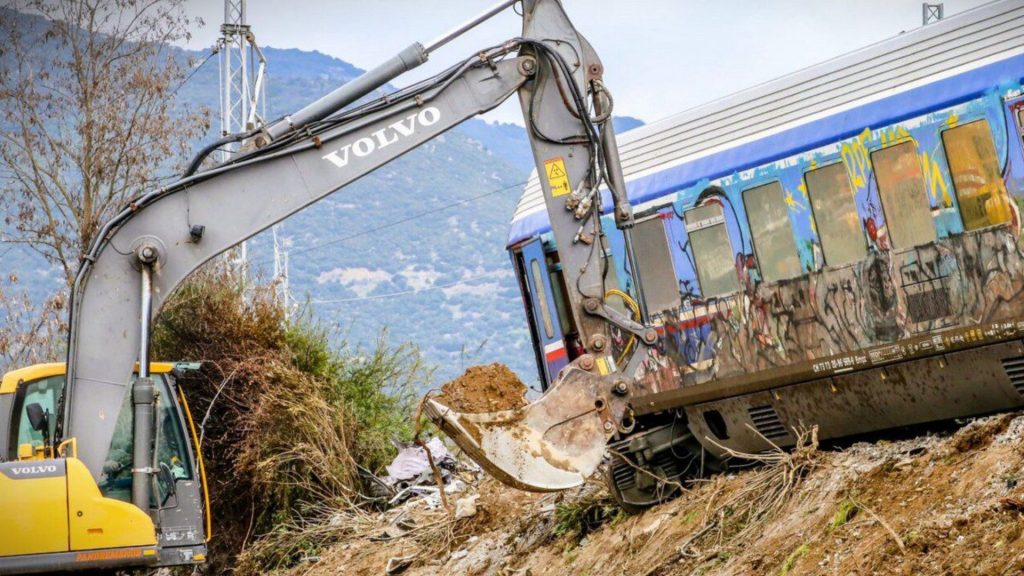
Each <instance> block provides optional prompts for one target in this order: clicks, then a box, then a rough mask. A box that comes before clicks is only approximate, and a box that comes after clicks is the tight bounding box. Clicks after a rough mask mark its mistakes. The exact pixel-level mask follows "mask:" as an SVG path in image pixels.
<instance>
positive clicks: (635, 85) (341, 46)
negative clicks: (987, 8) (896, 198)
mask: <svg viewBox="0 0 1024 576" xmlns="http://www.w3.org/2000/svg"><path fill="white" fill-rule="evenodd" d="M494 3H495V1H494V0H430V1H426V0H334V1H323V0H320V1H317V0H288V1H286V2H282V1H280V0H249V2H248V7H247V17H248V22H249V24H250V25H251V26H252V31H253V32H254V34H255V36H256V39H257V41H258V42H259V43H260V44H261V45H263V46H273V47H275V48H301V49H303V50H318V51H320V52H323V53H325V54H329V55H331V56H336V57H338V58H341V59H342V60H346V61H348V62H351V63H352V64H355V65H356V66H359V67H361V68H364V69H365V68H370V67H372V66H374V65H376V64H378V63H380V62H382V61H383V60H385V59H387V58H389V57H391V56H393V55H394V54H395V53H397V52H399V51H400V50H401V49H402V48H404V47H406V46H408V45H409V44H411V43H412V42H415V41H419V42H422V43H424V44H425V43H427V42H429V41H430V40H432V39H434V38H436V37H438V36H440V35H442V34H443V33H444V32H447V31H448V30H450V29H452V28H455V27H456V26H457V25H459V24H461V23H462V22H465V21H467V20H469V19H471V18H472V17H474V16H476V15H477V14H478V13H480V12H482V11H483V10H484V9H486V8H488V7H490V6H492V5H493V4H494ZM984 3H986V1H985V0H946V1H945V2H944V4H945V13H946V16H947V17H949V16H950V15H952V14H955V13H957V12H962V11H964V10H968V9H970V8H973V7H976V6H979V5H982V4H984ZM563 4H564V6H565V8H566V11H567V13H568V14H569V17H570V18H571V19H572V21H573V23H574V25H575V26H576V28H577V29H578V30H579V31H580V32H581V33H582V34H583V35H584V36H585V37H586V38H587V39H588V40H589V41H590V43H591V44H592V45H593V46H594V48H595V50H596V51H597V53H598V55H599V56H600V57H601V60H602V61H603V63H604V66H605V84H606V85H607V86H608V87H609V89H610V90H611V91H612V94H613V96H614V97H615V114H617V115H625V116H634V117H637V118H640V119H641V120H643V121H645V122H651V121H654V120H658V119H660V118H664V117H666V116H670V115H672V114H675V113H677V112H681V111H683V110H685V109H687V108H691V107H693V106H696V105H698V104H702V103H705V102H708V101H711V100H714V99H716V98H719V97H722V96H726V95H728V94H731V93H733V92H736V91H739V90H742V89H745V88H749V87H751V86H753V85H755V84H758V83H761V82H765V81H767V80H771V79H773V78H777V77H779V76H782V75H785V74H788V73H791V72H795V71H797V70H799V69H801V68H804V67H806V66H810V65H813V64H816V63H818V62H822V61H824V60H827V59H829V58H832V57H835V56H838V55H841V54H844V53H847V52H850V51H853V50H856V49H858V48H862V47H864V46H867V45H869V44H872V43H874V42H878V41H881V40H884V39H886V38H890V37H893V36H896V35H898V34H899V33H900V32H902V31H904V30H911V29H913V28H916V27H918V26H920V25H921V5H922V2H921V1H920V0H842V1H841V0H563ZM185 6H186V10H187V11H188V12H189V13H190V14H191V15H194V16H199V17H200V18H201V19H202V20H204V21H205V23H206V24H205V26H203V27H202V28H198V29H196V30H195V31H194V35H193V38H192V40H191V41H190V42H189V43H188V44H187V46H188V47H189V48H192V49H197V50H201V49H204V48H208V47H209V46H212V45H213V43H214V41H215V40H216V38H217V36H218V35H219V28H220V23H221V22H222V21H223V19H224V8H223V2H222V1H220V0H186V3H185ZM520 26H521V24H520V17H519V16H518V15H516V14H514V13H513V12H512V11H506V12H505V13H503V14H501V15H499V16H498V17H495V18H494V19H492V20H491V21H489V22H487V23H486V24H484V25H481V26H480V27H478V28H477V29H475V30H474V31H472V32H470V33H468V34H467V35H465V36H463V37H460V38H459V39H458V40H456V41H454V42H452V43H451V44H448V45H447V46H444V47H443V48H441V49H440V50H438V51H436V52H434V53H433V54H432V55H431V59H430V62H428V63H427V64H425V65H423V66H421V67H420V68H418V69H416V70H414V71H412V72H410V73H408V75H407V76H402V77H401V78H399V79H398V80H397V81H396V82H394V83H395V84H397V85H399V86H402V85H405V84H408V83H411V82H413V81H415V80H419V79H422V78H423V77H426V76H429V75H431V74H434V73H437V72H439V71H441V70H443V69H445V68H447V67H448V66H449V65H451V64H452V63H454V62H456V61H458V60H460V59H462V58H464V57H466V56H468V55H470V54H474V53H476V52H477V51H478V50H479V49H480V48H483V47H485V46H490V45H493V44H497V43H499V42H501V41H503V40H505V39H508V38H510V37H513V36H515V35H517V34H518V33H519V31H520ZM273 67H274V63H273V61H270V62H268V70H269V72H270V81H271V82H273V69H274V68H273ZM312 99H313V98H312V97H311V100H312ZM521 114H522V113H521V112H520V110H519V107H518V103H517V102H516V101H515V99H514V98H512V99H510V101H509V102H506V103H505V104H504V105H503V106H502V107H500V108H498V109H497V110H495V111H493V112H491V113H490V114H488V115H487V116H486V118H487V119H489V120H500V121H504V122H515V123H517V124H522V117H521Z"/></svg>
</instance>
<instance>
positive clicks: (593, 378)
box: [0, 0, 657, 574]
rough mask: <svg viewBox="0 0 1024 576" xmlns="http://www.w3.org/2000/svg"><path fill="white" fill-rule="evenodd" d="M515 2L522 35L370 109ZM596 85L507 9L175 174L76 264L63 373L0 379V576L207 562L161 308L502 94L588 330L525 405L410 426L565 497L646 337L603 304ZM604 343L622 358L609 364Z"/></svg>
mask: <svg viewBox="0 0 1024 576" xmlns="http://www.w3.org/2000/svg"><path fill="white" fill-rule="evenodd" d="M516 5H518V11H519V12H520V13H521V15H522V35H521V36H519V37H516V38H513V39H511V40H508V41H506V42H503V43H501V44H497V45H494V46H491V47H487V48H484V49H482V50H480V51H478V52H477V53H475V54H473V55H472V56H470V57H469V58H466V59H465V60H462V61H460V62H457V63H456V64H454V65H453V66H451V67H449V68H447V69H445V70H444V71H442V72H441V73H439V74H437V75H435V76H433V77H430V78H428V79H425V80H422V81H419V82H416V83H414V84H412V85H410V86H408V87H406V88H402V89H398V90H396V91H393V92H391V93H389V94H387V95H386V96H384V97H381V98H377V99H368V98H369V96H370V95H371V94H372V93H374V92H375V91H378V90H380V89H381V88H382V87H384V86H385V85H387V83H388V82H390V81H391V80H393V79H395V78H397V77H398V76H399V75H401V74H403V73H405V72H407V71H409V70H411V69H413V68H415V67H417V66H419V65H421V64H423V63H424V62H426V60H427V58H428V56H429V55H430V54H431V53H432V52H434V51H435V50H437V49H438V48H440V47H441V46H444V45H445V44H447V43H448V42H450V41H451V40H452V39H454V38H456V37H457V36H459V35H461V34H463V33H464V32H466V31H467V30H469V29H471V28H473V27H475V26H477V25H478V24H480V23H481V22H483V21H485V20H488V19H489V18H491V17H493V16H494V15H496V14H498V13H500V12H502V11H504V10H508V9H516ZM603 72H604V69H603V67H602V64H601V61H600V59H599V58H598V56H597V54H596V53H595V52H594V49H593V48H592V47H591V45H590V44H589V43H588V42H587V40H586V39H585V38H584V37H583V36H582V35H581V34H580V33H579V32H578V31H577V30H576V29H575V28H574V27H573V25H572V23H571V22H570V20H569V18H568V16H567V15H566V13H565V10H564V9H563V7H562V5H561V3H560V2H559V0H503V1H501V2H500V3H498V4H497V5H496V6H494V7H492V8H490V9H488V10H486V11H485V12H484V13H482V14H480V15H479V16H477V17H475V18H473V19H471V20H470V21H469V22H467V23H466V24H464V25H461V26H459V27H457V28H456V29H454V30H452V31H451V32H449V33H446V34H444V35H442V36H441V37H439V38H438V39H436V40H435V41H433V42H429V43H427V44H426V45H423V44H420V43H414V44H412V45H410V46H409V47H408V48H406V49H404V50H402V51H401V52H400V53H399V54H397V55H396V56H394V57H392V58H391V59H389V60H387V61H386V62H384V63H383V64H381V65H380V66H378V67H376V68H373V69H371V70H369V71H368V72H366V73H364V74H363V75H361V76H360V77H358V78H356V79H354V80H352V81H351V82H348V83H346V84H344V85H343V86H341V87H339V88H337V89H336V90H334V91H332V92H331V93H329V94H327V95H326V96H324V97H322V98H320V99H319V100H317V101H315V102H313V103H312V104H310V105H308V106H306V107H304V108H302V109H300V110H299V111H297V112H295V113H293V114H290V115H287V116H284V117H283V118H280V119H278V120H275V121H273V122H269V123H267V124H265V125H263V126H261V127H258V128H256V129H253V130H251V131H249V132H247V133H244V134H238V135H232V136H228V137H225V138H222V139H220V140H217V141H215V142H213V143H211V144H210V145H208V146H206V147H204V148H203V149H202V150H201V151H200V152H199V153H198V154H197V156H196V157H195V158H194V160H193V161H192V162H191V165H190V166H189V167H188V169H187V170H186V172H185V173H184V174H183V176H182V177H181V178H180V179H179V180H177V181H176V182H174V183H173V184H170V185H167V186H165V187H163V188H160V189H158V190H152V191H149V192H146V193H144V194H141V195H140V196H138V197H137V198H135V199H134V200H133V201H132V202H130V203H129V204H128V206H126V207H125V208H124V209H123V210H122V211H121V212H120V213H118V214H116V215H115V216H114V217H113V218H111V219H110V220H109V221H108V222H106V223H105V224H104V225H103V226H102V228H101V229H100V230H99V232H98V233H97V234H96V240H95V241H94V242H93V243H92V245H91V246H90V247H89V248H88V251H87V252H86V255H85V256H84V258H83V260H82V262H81V265H80V268H79V271H78V274H77V277H76V278H75V281H74V284H73V287H72V293H71V306H70V311H69V314H70V330H69V336H68V342H67V360H66V362H65V363H57V364H45V365H37V366H30V367H26V368H21V369H18V370H14V371H11V372H9V373H7V374H6V375H5V376H4V377H3V380H2V384H0V427H2V429H3V430H7V431H8V433H7V434H0V573H3V574H16V573H39V572H49V571H57V570H60V571H67V570H80V569H96V568H117V569H131V568H152V567H158V566H175V565H196V564H200V563H202V562H204V561H205V560H206V554H207V543H208V539H209V538H210V535H211V530H210V517H209V510H208V494H207V491H208V486H207V485H206V483H205V481H204V478H203V463H202V457H201V451H200V447H199V443H198V439H197V435H196V430H195V426H194V425H193V422H192V418H191V415H190V413H189V408H188V403H187V401H186V398H185V395H184V394H183V393H182V390H181V389H180V388H179V387H178V386H177V384H176V382H177V378H178V376H180V375H181V374H182V372H183V371H186V370H189V369H191V368H194V367H190V366H188V365H182V364H169V363H158V362H152V361H151V359H150V350H149V349H150V333H151V326H152V322H153V319H154V318H155V317H156V315H157V314H158V313H159V311H160V309H161V306H162V305H163V304H164V303H165V302H166V300H167V298H168V297H170V296H171V295H172V294H173V293H174V291H175V289H176V288H177V287H178V286H179V285H180V284H181V283H182V282H183V281H184V280H185V279H186V278H187V277H188V276H189V274H191V273H192V272H193V271H195V270H196V269H197V268H198V267H200V266H201V265H203V264H204V263H206V262H208V261H210V260H211V259H213V258H215V257H217V256H218V255H220V254H222V253H224V252H225V251H227V250H229V249H230V248H231V247H233V246H236V245H238V244H239V243H240V242H242V241H244V240H245V239H247V238H249V237H251V236H253V235H255V234H257V233H259V232H261V231H263V230H266V229H268V228H270V227H271V226H272V225H273V224H275V223H276V222H279V221H281V220H282V219H284V218H286V217H288V216H289V215H291V214H294V213H295V212H297V211H299V210H301V209H303V208H305V207H307V206H309V205H311V204H313V203H315V202H316V201H318V200H320V199H322V198H324V197H325V196H327V195H328V194H331V193H334V192H336V191H338V190H341V189H343V188H344V187H345V186H346V185H348V184H349V183H351V182H353V181H354V180H356V179H358V178H360V177H361V176H364V175H366V174H368V173H369V172H371V171H373V170H375V169H377V168H379V167H380V166H382V165H384V164H387V163H388V162H391V161H392V160H394V159H396V158H398V157H400V156H401V155H403V154H405V153H406V152H409V151H410V150H413V149H415V148H416V147H418V146H420V145H422V144H424V143H426V142H428V141H430V140H431V139H433V138H436V137H437V136H439V135H441V134H442V133H444V132H445V131H446V130H449V129H451V128H453V127H455V126H456V125H458V124H459V123H460V122H462V121H464V120H466V119H469V118H471V117H473V116H476V115H478V114H481V113H483V112H486V111H488V110H491V109H493V108H495V107H496V106H498V105H499V104H501V103H502V102H504V101H505V100H506V99H508V98H510V97H511V96H513V95H517V96H518V98H519V102H520V104H521V106H522V111H523V118H524V121H525V125H526V127H527V132H528V135H529V139H530V142H531V146H532V150H533V154H534V157H535V160H536V165H537V170H538V172H539V173H540V174H542V175H545V176H546V177H544V178H542V182H543V187H544V197H545V200H546V202H547V210H548V213H549V216H550V219H551V228H552V231H553V233H554V236H555V239H556V241H557V246H558V255H559V257H560V261H561V265H562V267H563V269H564V270H566V271H567V274H569V277H570V278H571V279H572V281H570V282H568V283H567V287H568V295H567V297H568V301H569V303H570V307H571V309H572V313H573V314H574V315H575V316H576V317H577V320H578V324H579V328H580V331H581V333H582V334H586V335H588V337H587V338H586V340H585V341H584V342H582V346H583V348H584V349H585V353H583V354H581V355H579V356H578V357H577V358H575V359H574V360H573V361H572V362H571V363H570V364H569V365H568V366H566V367H565V369H563V370H562V372H561V374H560V376H559V378H558V380H557V381H556V382H555V383H553V385H552V386H551V387H550V388H549V389H548V390H547V391H546V393H545V394H544V395H543V396H542V397H541V398H540V399H539V400H537V401H536V402H534V403H533V404H531V405H528V406H527V407H525V408H523V409H520V410H516V411H510V412H498V413H493V414H460V413H458V412H455V411H453V410H451V409H449V408H448V407H446V406H444V405H443V404H440V403H438V402H437V401H431V402H429V403H428V405H427V411H428V413H429V414H430V416H431V417H432V418H433V419H434V421H435V422H437V423H438V425H439V426H440V427H441V428H442V429H443V430H444V431H445V432H446V433H447V434H448V435H449V436H451V437H452V438H453V439H454V441H455V442H456V443H457V444H458V445H459V446H461V447H462V448H463V449H464V450H465V451H466V453H467V454H468V455H469V456H470V457H472V458H473V459H474V460H476V461H477V462H478V463H480V464H481V465H482V466H483V467H484V468H485V469H487V470H488V471H489V472H491V473H492V474H493V475H495V476H496V477H498V478H499V479H500V480H502V481H504V482H506V483H507V484H509V485H512V486H515V487H518V488H521V489H526V490H535V491H552V490H561V489H565V488H569V487H572V486H577V485H579V484H580V483H582V482H583V480H584V479H585V478H587V477H588V476H589V475H591V474H592V473H593V472H594V471H595V469H596V468H597V467H598V465H599V464H600V462H601V460H602V459H603V458H604V456H605V452H606V444H607V442H608V440H609V439H611V438H612V437H613V436H615V435H616V434H618V433H619V432H620V431H621V430H622V426H623V422H624V421H627V420H628V414H627V412H626V410H627V404H628V401H629V395H630V390H631V386H630V381H629V379H628V378H627V377H626V375H628V374H633V373H635V372H636V370H637V368H638V366H639V363H640V362H641V361H642V360H643V359H644V357H645V356H646V355H647V353H648V348H649V347H650V345H652V344H653V343H654V342H655V341H656V340H657V334H656V332H655V330H654V329H653V328H652V327H651V326H649V325H647V324H646V323H645V319H644V318H642V317H641V318H636V317H635V316H633V317H631V316H626V315H625V314H623V313H622V312H620V311H619V310H618V309H616V308H615V307H612V306H611V305H610V304H609V303H608V302H606V301H605V299H604V295H605V289H604V277H605V273H606V270H605V269H604V266H605V264H604V262H603V259H602V254H603V248H602V240H603V236H602V231H601V214H602V210H603V207H602V203H603V202H606V201H607V200H604V197H603V191H604V190H607V192H608V193H609V194H610V198H611V202H612V203H613V204H614V206H613V209H614V215H615V224H616V226H617V227H618V228H619V229H621V230H622V231H623V234H624V235H625V238H626V243H627V247H628V253H629V258H630V266H629V268H630V270H638V267H637V266H635V265H633V264H635V262H633V260H635V258H636V255H635V254H634V251H633V247H632V240H631V235H630V230H631V227H632V224H633V214H632V209H631V206H630V204H629V202H628V200H627V198H626V194H625V185H624V182H623V176H622V170H621V168H620V164H619V155H618V151H617V148H616V140H615V134H614V132H613V129H612V126H611V121H610V119H611V114H612V102H613V101H612V97H611V94H610V92H609V90H608V88H607V87H606V86H605V85H604V83H603V81H602V77H603ZM232 143H240V150H241V151H240V152H239V153H237V154H235V155H233V156H231V157H230V158H229V159H227V160H223V161H221V162H220V163H213V162H212V161H209V158H208V157H209V156H210V155H211V153H213V152H214V151H216V150H218V149H219V148H221V147H223V146H225V145H228V144H232ZM633 282H634V284H635V285H637V286H639V285H640V282H641V279H640V278H639V277H635V278H633ZM641 293H642V291H641ZM642 309H643V307H642V306H641V310H642ZM612 327H614V328H615V329H616V330H618V331H621V332H623V333H626V334H629V335H630V336H632V337H633V338H635V340H636V342H637V345H636V346H635V347H634V348H633V352H632V354H631V355H630V356H629V357H628V358H627V359H626V360H625V361H624V362H622V363H621V365H618V366H617V365H616V363H615V362H614V360H613V358H612V356H611V343H610V340H609V333H610V330H611V328H612Z"/></svg>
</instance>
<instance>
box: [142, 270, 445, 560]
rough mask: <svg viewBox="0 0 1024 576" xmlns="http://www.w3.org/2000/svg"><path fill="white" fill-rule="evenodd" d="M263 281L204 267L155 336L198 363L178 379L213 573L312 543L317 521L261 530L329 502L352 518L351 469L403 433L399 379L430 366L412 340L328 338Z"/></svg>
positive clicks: (299, 518) (356, 475)
mask: <svg viewBox="0 0 1024 576" xmlns="http://www.w3.org/2000/svg"><path fill="white" fill-rule="evenodd" d="M273 289H274V287H273V286H266V285H264V286H261V285H256V286H253V285H251V284H250V285H249V286H246V287H245V289H244V290H243V289H242V288H241V287H240V286H239V285H238V283H237V282H236V281H235V280H234V278H233V277H232V276H231V275H230V274H228V273H227V272H226V271H223V270H219V269H213V270H207V271H205V272H202V273H200V274H198V275H197V276H196V277H195V278H193V279H191V280H190V281H189V282H188V283H187V284H186V285H185V286H184V287H183V288H181V289H180V290H179V291H178V293H176V294H175V296H174V298H172V300H171V302H169V304H168V305H167V306H166V307H165V308H164V310H163V312H162V313H161V315H160V318H159V320H158V324H157V330H156V333H155V336H154V348H155V355H156V356H157V357H159V358H168V359H174V360H184V361H200V362H202V365H203V367H202V369H201V370H200V371H199V372H198V373H194V374H190V375H188V376H186V377H184V378H183V379H182V380H181V382H182V386H183V388H184V390H185V393H186V395H187V396H188V398H189V402H190V403H191V404H192V408H193V411H194V414H196V415H197V418H199V422H197V424H199V425H200V426H201V431H200V434H201V443H202V450H203V454H204V456H205V459H206V463H207V473H208V479H209V484H210V496H211V508H212V510H213V514H212V516H213V519H214V523H215V525H214V538H213V540H212V543H211V548H212V550H211V558H212V559H213V561H214V563H215V564H214V565H212V566H211V571H212V572H215V573H218V572H222V571H228V570H229V569H231V570H233V571H234V572H235V573H254V574H255V573H263V572H264V566H265V565H268V564H269V565H287V564H289V563H292V562H295V561H297V560H299V559H300V558H301V557H302V556H304V555H309V554H312V553H315V551H316V545H317V544H318V543H319V542H321V539H320V538H319V537H318V536H317V534H316V533H314V534H312V536H311V537H310V538H309V539H307V541H306V542H296V543H295V544H294V545H291V546H282V547H275V546H267V545H263V544H262V543H261V540H262V539H264V538H273V537H274V536H275V535H277V534H282V533H284V534H287V533H291V532H293V531H295V530H296V529H297V528H300V527H301V528H303V529H305V528H306V527H309V526H316V525H318V522H320V521H321V520H323V519H324V518H325V516H326V515H327V514H328V512H327V511H328V510H331V511H335V510H342V511H344V512H340V513H339V514H349V515H351V516H352V517H353V518H356V519H359V518H361V516H362V515H363V514H365V513H364V512H363V511H362V510H361V507H362V506H364V505H365V504H366V503H367V502H368V500H369V499H368V498H367V497H365V496H363V493H364V486H363V485H362V482H361V478H360V469H362V470H369V471H373V472H379V471H381V469H382V468H383V465H384V464H386V463H387V462H389V461H390V459H391V457H392V456H393V455H394V450H395V449H394V446H393V443H392V440H393V439H394V440H408V439H409V438H410V437H411V436H412V426H411V424H410V423H409V421H408V418H407V415H408V414H409V413H410V411H411V399H412V396H411V395H410V393H409V391H410V390H411V385H412V384H413V383H415V382H417V381H419V380H420V379H424V378H428V377H429V376H428V374H427V373H426V372H425V371H424V370H422V368H421V366H420V364H419V359H418V353H417V352H416V351H415V350H414V349H409V348H397V349H395V348H389V347H388V346H387V345H386V344H385V343H384V342H383V340H382V341H381V342H379V343H378V346H377V347H376V349H374V350H370V351H363V350H355V351H345V350H339V349H337V348H334V347H332V346H331V345H330V344H329V340H328V335H327V333H326V331H324V330H322V329H320V328H318V327H317V326H315V325H313V324H311V323H309V322H308V321H306V320H305V319H301V318H300V319H299V320H297V321H295V320H293V321H291V322H288V321H286V320H285V318H284V316H283V314H282V311H281V310H280V309H279V308H278V306H277V305H276V303H275V300H276V299H275V298H274V295H273ZM346 522H347V521H346ZM358 524H359V522H358V521H357V522H355V525H358ZM240 553H241V554H242V560H241V561H236V556H237V555H239V554H240Z"/></svg>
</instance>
